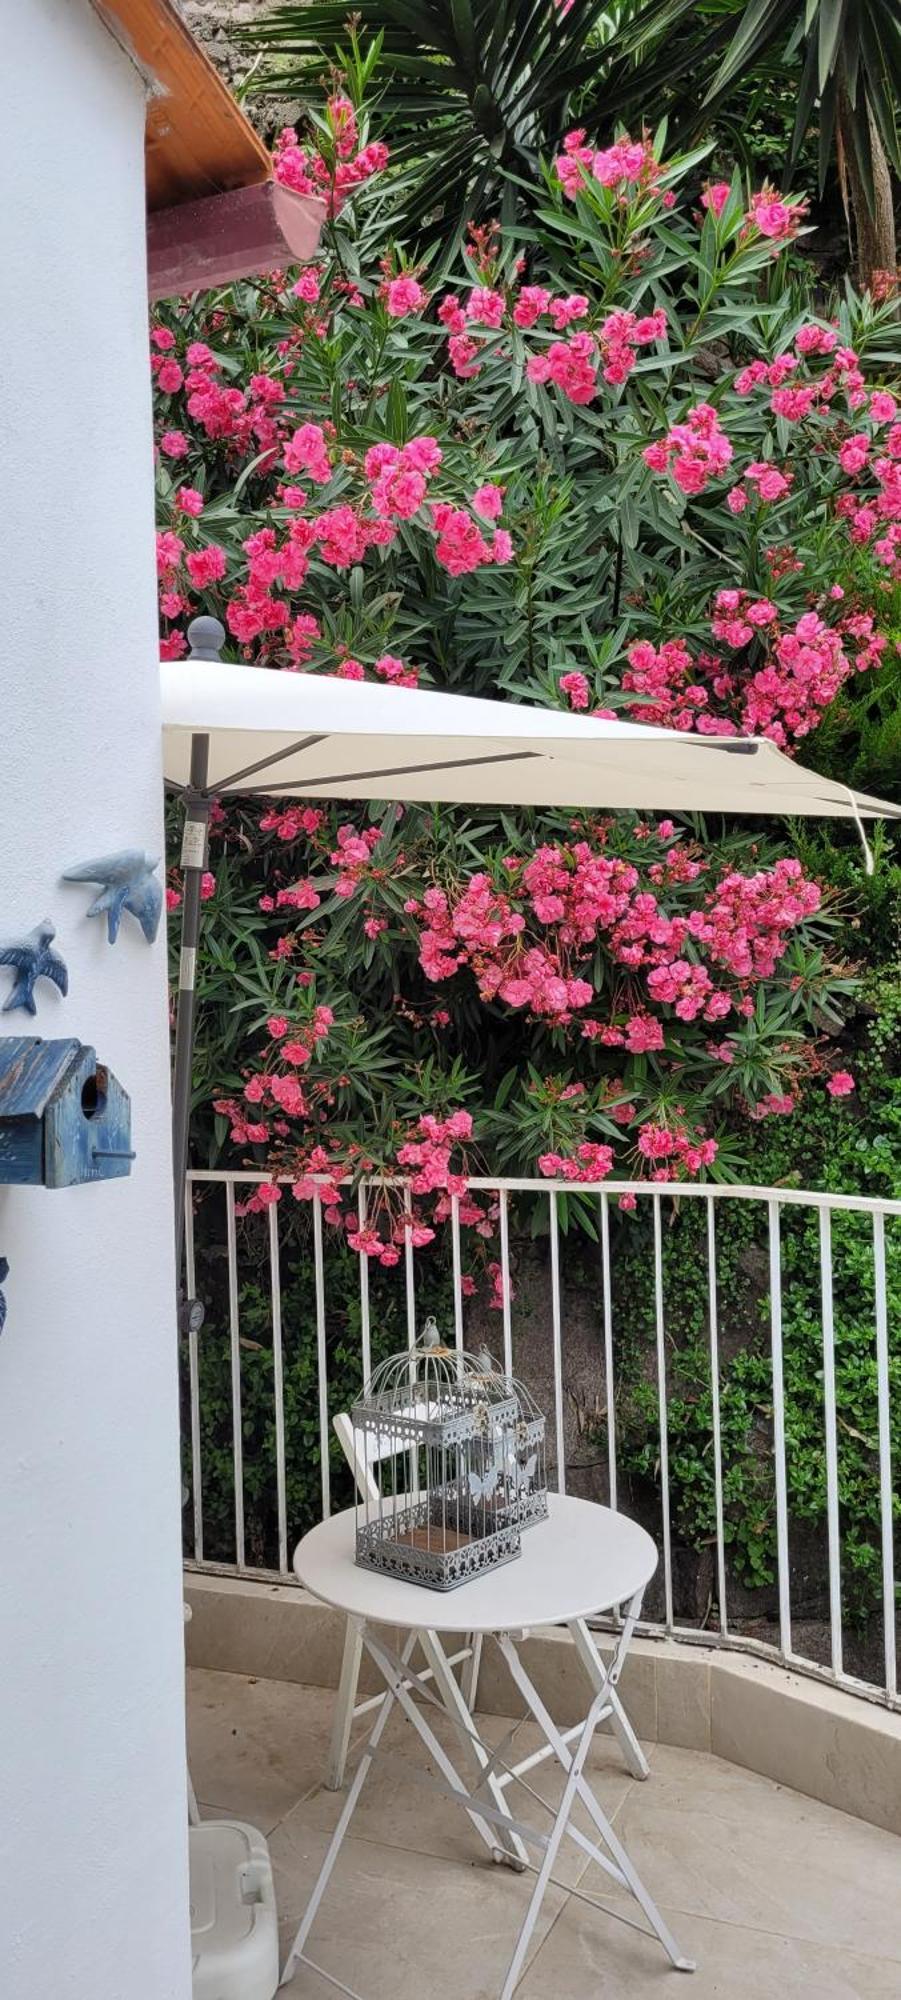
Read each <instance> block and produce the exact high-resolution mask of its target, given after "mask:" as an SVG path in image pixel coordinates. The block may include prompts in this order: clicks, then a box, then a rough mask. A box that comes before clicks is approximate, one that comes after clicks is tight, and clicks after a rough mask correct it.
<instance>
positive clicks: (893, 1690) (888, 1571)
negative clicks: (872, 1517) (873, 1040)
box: [873, 1211, 898, 1702]
mask: <svg viewBox="0 0 901 2000" xmlns="http://www.w3.org/2000/svg"><path fill="white" fill-rule="evenodd" d="M873 1278H874V1284H875V1293H876V1385H877V1393H878V1398H879V1514H880V1522H881V1531H882V1617H883V1638H884V1647H885V1691H886V1694H887V1695H888V1698H889V1701H890V1702H895V1701H896V1700H897V1698H898V1673H897V1663H896V1659H895V1615H896V1614H895V1536H894V1521H893V1512H892V1509H893V1494H892V1430H891V1403H890V1399H889V1371H888V1305H887V1293H886V1284H885V1217H884V1215H881V1214H880V1213H879V1212H878V1211H877V1212H876V1213H875V1214H874V1216H873Z"/></svg>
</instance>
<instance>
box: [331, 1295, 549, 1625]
mask: <svg viewBox="0 0 901 2000" xmlns="http://www.w3.org/2000/svg"><path fill="white" fill-rule="evenodd" d="M351 1416H352V1422H353V1432H354V1452H355V1456H356V1461H357V1465H358V1467H359V1468H360V1477H359V1496H358V1501H357V1533H356V1555H357V1562H358V1563H360V1564H362V1566H363V1568H364V1569H375V1570H381V1571H382V1572H383V1573H385V1574H387V1575H389V1576H395V1577H400V1578H403V1579H405V1580H406V1581H407V1582H409V1583H419V1584H424V1585H425V1586H426V1588H427V1589H430V1590H454V1589H455V1588H456V1587H457V1585H458V1584H461V1583H468V1582H470V1580H471V1579H472V1578H473V1577H476V1576H481V1575H482V1574H483V1573H484V1572H485V1571H486V1570H489V1569H495V1568H497V1566H498V1565H499V1564H500V1563H506V1562H511V1561H512V1560H513V1558H514V1556H517V1555H519V1553H520V1543H521V1535H522V1530H523V1528H524V1527H528V1526H529V1525H530V1524H531V1523H532V1522H533V1521H538V1520H541V1519H542V1518H543V1516H544V1515H545V1514H546V1513H547V1481H546V1472H545V1448H544V1418H543V1416H541V1414H540V1412H539V1410H538V1408H537V1406H536V1404H535V1403H534V1401H533V1399H532V1397H531V1396H530V1395H529V1394H528V1391H527V1390H525V1389H523V1388H522V1387H521V1385H520V1384H518V1383H516V1382H514V1381H513V1380H512V1378H511V1377H510V1376H509V1375H505V1374H504V1371H503V1369H502V1368H499V1367H498V1364H497V1363H496V1362H495V1361H494V1360H492V1357H491V1355H490V1354H488V1353H487V1352H483V1353H481V1354H479V1355H472V1354H467V1353H465V1352H461V1351H460V1350H459V1349H457V1348H455V1347H447V1346H445V1345H444V1343H443V1342H442V1340H441V1337H440V1335H439V1333H438V1329H437V1327H436V1326H435V1323H434V1320H429V1321H428V1322H427V1323H426V1327H425V1329H424V1331H423V1334H422V1338H421V1340H420V1341H419V1343H418V1344H417V1346H415V1347H413V1348H411V1349H410V1350H409V1351H408V1352H407V1353H404V1354H395V1355H392V1356H391V1358H390V1359H389V1360H387V1361H383V1362H382V1363H381V1365H380V1366H379V1367H378V1368H376V1370H375V1371H374V1373H373V1375H372V1377H371V1379H370V1381H369V1382H368V1383H367V1384H366V1386H365V1389H364V1391H363V1395H362V1397H361V1399H360V1401H359V1402H358V1403H357V1404H356V1405H355V1406H354V1409H353V1411H352V1413H351Z"/></svg>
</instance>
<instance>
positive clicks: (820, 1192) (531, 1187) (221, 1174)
mask: <svg viewBox="0 0 901 2000" xmlns="http://www.w3.org/2000/svg"><path fill="white" fill-rule="evenodd" d="M187 1178H188V1180H189V1181H220V1182H223V1183H227V1182H229V1181H230V1182H232V1184H233V1185H235V1186H242V1185H244V1184H246V1185H248V1186H251V1185H254V1184H257V1183H265V1184H267V1185H278V1186H280V1187H290V1186H291V1185H292V1183H293V1182H294V1181H295V1180H296V1179H297V1175H296V1174H275V1173H268V1174H267V1173H266V1172H265V1171H262V1170H260V1169H259V1168H252V1167H239V1168H232V1167H190V1168H189V1169H188V1174H187ZM360 1178H361V1179H362V1181H363V1182H364V1184H365V1185H366V1186H367V1187H405V1186H407V1185H408V1183H407V1182H406V1181H405V1180H404V1179H403V1177H402V1176H401V1175H399V1174H364V1175H362V1176H361V1177H360ZM304 1179H305V1180H311V1181H315V1180H321V1181H322V1184H323V1186H324V1187H328V1186H331V1185H332V1182H331V1180H330V1177H329V1175H328V1174H305V1175H304ZM466 1185H467V1187H468V1188H472V1189H473V1190H474V1191H475V1192H477V1193H482V1194H490V1193H491V1192H492V1190H493V1189H498V1190H500V1189H504V1190H505V1191H506V1193H507V1194H545V1195H546V1194H580V1195H601V1194H615V1195H621V1194H640V1195H646V1196H647V1195H663V1196H666V1195H669V1196H677V1197H678V1199H679V1200H680V1201H681V1200H682V1198H683V1196H684V1197H685V1198H686V1200H688V1201H699V1200H700V1201H704V1200H708V1199H709V1198H710V1197H711V1196H712V1197H713V1199H714V1200H715V1201H762V1202H770V1201H778V1202H781V1203H783V1204H784V1205H785V1206H786V1207H791V1208H837V1209H848V1210H851V1211H853V1212H855V1213H858V1214H861V1215H901V1199H898V1200H895V1199H894V1198H893V1197H891V1196H889V1195H871V1194H838V1193H834V1192H833V1191H832V1190H831V1189H815V1188H789V1187H782V1186H775V1187H763V1186H758V1185H757V1184H756V1183H755V1182H745V1181H646V1180H645V1181H642V1180H637V1181H621V1180H616V1181H613V1180H608V1181H568V1180H562V1179H559V1178H557V1179H548V1180H544V1179H543V1178H541V1177H539V1176H537V1175H535V1176H531V1177H530V1176H529V1175H527V1174H522V1175H519V1174H513V1175H511V1174H467V1175H466Z"/></svg>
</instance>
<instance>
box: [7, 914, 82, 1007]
mask: <svg viewBox="0 0 901 2000" xmlns="http://www.w3.org/2000/svg"><path fill="white" fill-rule="evenodd" d="M55 936H56V931H55V929H54V926H53V925H52V923H51V922H50V920H49V917H45V918H44V921H43V923H42V924H35V927H34V930H33V931H29V932H28V935H27V937H22V938H10V939H8V940H7V942H6V943H5V944H0V965H11V966H14V968H15V973H16V977H15V979H14V980H13V985H12V991H11V992H10V993H9V995H8V996H7V998H6V999H5V1000H4V1002H3V1012H4V1014H8V1013H10V1011H11V1009H12V1008H13V1007H25V1008H26V1009H27V1011H28V1013H29V1014H36V1013H37V1008H36V1006H35V1000H34V982H35V980H36V979H52V980H53V984H54V986H58V987H59V990H60V992H61V993H68V991H69V974H68V972H67V970H66V967H65V965H64V964H63V961H62V959H61V958H60V955H59V952H58V951H52V950H51V944H52V942H53V939H54V938H55Z"/></svg>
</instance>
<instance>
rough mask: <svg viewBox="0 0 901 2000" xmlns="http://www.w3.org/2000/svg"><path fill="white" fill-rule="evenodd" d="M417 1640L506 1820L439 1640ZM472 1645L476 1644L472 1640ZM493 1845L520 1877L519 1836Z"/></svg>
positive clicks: (525, 1859)
mask: <svg viewBox="0 0 901 2000" xmlns="http://www.w3.org/2000/svg"><path fill="white" fill-rule="evenodd" d="M419 1638H420V1643H421V1645H422V1650H423V1652H424V1654H425V1656H426V1659H427V1660H428V1663H429V1666H430V1667H431V1669H432V1675H433V1678H434V1682H435V1687H436V1689H437V1691H438V1693H439V1695H440V1696H441V1699H442V1701H443V1703H444V1706H445V1708H446V1709H447V1712H448V1714H449V1716H450V1717H451V1720H452V1721H453V1722H455V1723H456V1724H457V1728H458V1729H459V1731H460V1735H461V1737H462V1738H463V1739H464V1741H465V1743H466V1745H467V1747H468V1749H469V1750H470V1751H471V1752H472V1755H473V1757H474V1758H475V1761H476V1763H477V1764H478V1766H479V1769H480V1771H481V1772H482V1783H483V1784H484V1785H485V1786H486V1787H487V1790H488V1791H489V1793H490V1794H491V1798H492V1801H493V1803H494V1804H495V1805H496V1806H497V1807H498V1809H499V1810H500V1811H501V1812H502V1813H504V1815H505V1816H506V1815H507V1814H508V1812H509V1808H508V1806H507V1803H506V1800H505V1798H504V1791H503V1786H502V1785H501V1784H500V1783H499V1782H498V1778H497V1774H496V1772H495V1770H494V1768H493V1765H492V1761H491V1755H490V1752H489V1751H487V1750H486V1749H485V1746H484V1744H483V1743H482V1741H481V1738H480V1736H479V1733H478V1730H477V1729H476V1725H475V1722H474V1721H473V1717H472V1714H471V1712H470V1709H469V1706H468V1704H467V1702H466V1700H465V1698H464V1695H463V1691H462V1689H461V1688H460V1687H459V1685H458V1683H457V1682H456V1681H455V1679H454V1676H453V1674H452V1673H451V1670H450V1667H449V1666H448V1663H447V1658H446V1655H445V1652H444V1647H443V1646H442V1644H441V1640H440V1639H439V1637H438V1634H437V1632H434V1631H432V1632H426V1631H424V1632H420V1634H419ZM473 1643H475V1640H474V1641H473ZM492 1844H493V1846H494V1848H495V1850H497V1849H498V1848H499V1849H500V1858H501V1859H502V1860H503V1861H505V1862H507V1863H508V1864H509V1865H510V1866H511V1867H513V1868H516V1869H517V1870H518V1871H519V1872H520V1873H521V1872H522V1870H523V1869H524V1868H527V1867H528V1865H529V1855H528V1850H527V1848H526V1847H525V1846H524V1845H523V1842H522V1841H521V1840H520V1838H519V1835H518V1833H510V1834H508V1836H507V1843H506V1844H505V1843H504V1841H503V1839H500V1840H497V1839H496V1840H495V1841H494V1842H493V1843H492Z"/></svg>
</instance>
